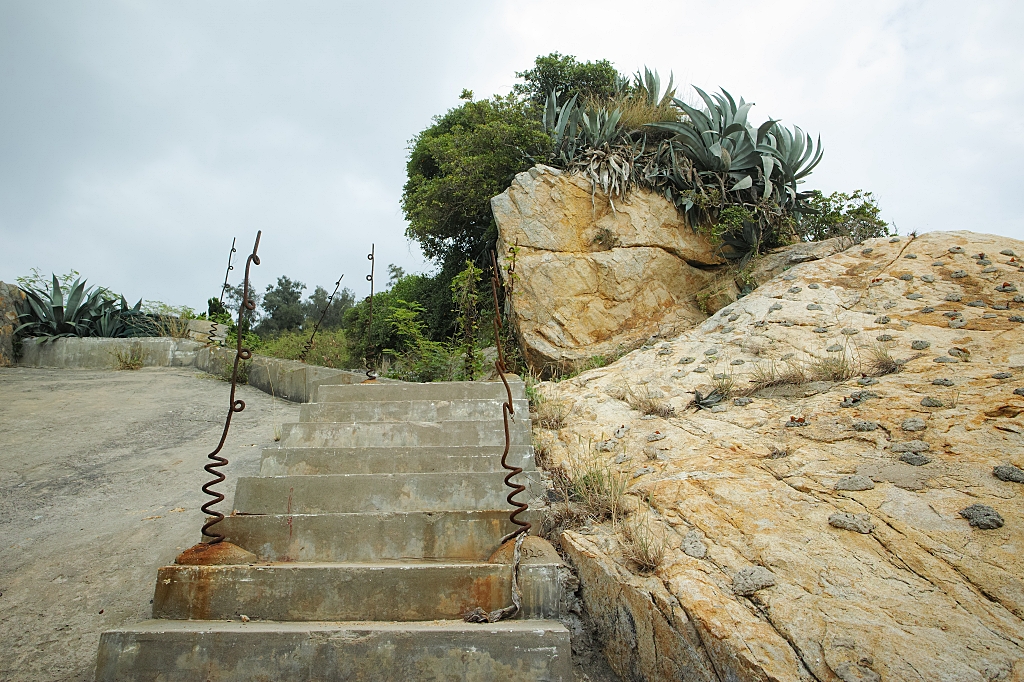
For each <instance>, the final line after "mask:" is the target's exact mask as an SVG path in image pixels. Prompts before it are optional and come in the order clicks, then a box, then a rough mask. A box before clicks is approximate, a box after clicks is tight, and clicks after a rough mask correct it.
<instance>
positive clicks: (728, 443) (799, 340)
mask: <svg viewBox="0 0 1024 682" xmlns="http://www.w3.org/2000/svg"><path fill="white" fill-rule="evenodd" d="M1021 255H1024V242H1022V241H1017V240H1014V239H1009V238H1005V237H996V236H991V235H982V234H974V233H970V232H930V233H927V234H924V235H921V236H918V237H916V238H908V237H903V238H901V239H898V240H889V239H873V240H869V241H868V242H867V243H864V244H860V245H856V246H852V247H850V248H848V249H846V250H845V251H842V252H840V253H836V254H833V255H826V254H825V253H819V254H817V255H814V254H809V255H808V256H807V257H806V258H804V257H801V258H797V259H795V261H789V260H788V259H787V262H789V263H790V265H791V267H789V268H788V269H787V270H785V272H781V273H780V274H779V275H778V276H776V277H774V278H773V279H770V280H769V281H767V282H766V283H764V284H762V285H761V286H760V287H758V288H757V289H755V290H754V291H753V292H751V293H750V294H748V295H747V296H745V297H743V298H742V299H740V300H738V301H736V302H734V303H732V304H730V305H728V306H727V307H726V308H725V309H723V310H721V311H719V312H718V313H717V314H715V315H713V316H712V317H710V318H709V319H707V320H706V321H705V322H704V323H703V324H701V325H700V326H699V327H698V328H695V329H691V330H689V331H686V332H684V333H682V334H680V335H679V336H677V337H675V338H671V339H667V340H663V341H659V342H658V343H657V344H656V345H655V346H654V347H652V348H649V349H640V350H637V351H634V352H632V353H630V354H628V355H626V356H625V357H623V358H622V359H620V360H618V361H617V362H615V363H613V364H611V365H609V366H607V367H603V368H600V369H594V370H590V371H587V372H583V373H582V374H580V375H579V376H577V377H575V378H572V379H569V380H566V381H562V382H560V383H553V382H550V383H542V384H540V386H539V387H538V390H539V392H540V394H541V395H542V396H544V397H545V398H546V399H547V400H549V401H559V402H561V403H562V407H563V408H564V412H565V414H567V415H568V416H567V417H566V418H565V420H564V423H563V427H562V428H561V429H560V430H558V431H555V430H545V429H538V430H537V431H535V437H534V441H535V446H536V447H537V450H538V453H543V455H544V457H543V458H542V461H543V462H545V466H547V467H549V468H555V467H566V468H568V469H570V470H571V468H572V467H573V462H579V457H580V452H579V450H581V449H583V450H585V449H586V448H587V444H588V443H593V444H597V445H596V446H594V447H593V448H592V449H591V453H592V454H591V456H592V457H596V458H598V463H599V464H600V466H601V467H608V469H610V470H611V471H617V472H621V475H623V476H624V477H625V478H626V480H628V482H629V484H630V486H631V488H630V492H631V493H632V494H634V495H635V497H633V496H632V495H631V496H630V497H631V498H632V499H633V500H634V502H633V503H634V504H640V505H641V506H642V507H644V508H646V507H647V505H648V502H649V503H650V505H651V507H652V509H651V511H650V519H651V524H652V527H653V529H654V531H655V533H656V535H660V536H663V537H665V538H666V540H667V552H666V555H665V558H664V561H663V562H662V563H661V565H660V566H659V567H658V568H657V569H656V570H655V571H654V573H653V574H651V575H648V574H643V573H641V572H640V571H638V570H637V568H636V567H635V566H634V565H633V564H631V562H630V561H629V558H628V556H629V555H628V553H627V552H624V551H623V548H624V545H623V542H624V538H623V535H622V533H621V531H620V530H619V528H621V527H622V524H623V521H622V520H621V519H620V520H619V526H618V527H617V526H615V525H614V524H612V523H611V522H605V523H603V524H591V525H589V526H586V527H583V528H580V529H578V530H576V531H569V532H566V533H564V534H563V535H562V536H561V546H562V549H563V551H564V553H565V555H566V557H567V558H568V559H569V561H570V562H571V563H572V564H573V565H574V566H575V568H576V569H577V571H578V574H579V577H580V580H581V582H582V589H581V590H580V593H579V594H580V597H581V598H582V600H583V602H584V605H585V606H586V608H587V611H588V612H589V617H590V618H592V619H593V620H594V621H595V622H596V623H597V624H598V625H599V631H600V638H601V641H600V646H601V648H602V649H603V651H604V652H605V654H606V655H607V657H608V659H609V662H610V663H611V665H612V667H613V668H614V669H615V670H616V671H618V672H619V674H620V675H622V677H623V679H631V680H634V679H635V680H639V679H645V680H655V679H659V680H661V679H687V680H691V679H692V680H705V681H706V682H718V681H719V680H742V681H746V680H751V681H753V680H792V681H794V682H797V681H801V680H822V681H824V680H830V681H836V680H844V681H853V680H865V681H867V680H873V681H884V680H893V681H895V680H901V681H902V680H921V681H924V680H950V681H952V680H965V681H966V680H977V681H978V682H982V681H983V680H984V681H992V680H1005V681H1007V682H1009V681H1011V680H1024V558H1022V557H1024V552H1022V549H1024V504H1022V502H1024V483H1021V482H1020V481H1022V480H1024V472H1022V471H1021V470H1022V469H1024V270H1022V268H1021V262H1020V260H1019V258H1020V256H1021ZM797 261H803V262H797ZM730 387H731V393H732V394H731V395H729V396H728V397H727V398H726V399H725V400H721V401H720V402H718V403H717V404H713V403H714V401H713V400H710V401H709V400H706V399H705V401H703V403H702V404H701V405H699V406H698V405H695V404H694V398H695V397H697V392H698V391H699V392H700V393H701V394H702V396H705V397H706V396H708V394H709V393H712V391H713V389H715V388H718V389H720V390H724V391H727V392H728V391H729V390H730ZM637 395H642V396H643V397H644V398H645V399H647V400H648V403H650V401H656V402H657V403H660V404H657V405H653V406H652V405H651V404H643V403H639V402H638V401H636V400H635V396H637ZM631 403H632V404H631ZM633 407H639V408H641V409H633ZM698 407H699V408H701V409H698ZM641 410H643V411H646V412H649V413H651V414H646V415H645V414H644V413H643V411H641ZM581 444H582V445H581ZM574 450H576V452H574ZM627 521H628V519H627Z"/></svg>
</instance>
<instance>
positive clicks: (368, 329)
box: [364, 244, 377, 380]
mask: <svg viewBox="0 0 1024 682" xmlns="http://www.w3.org/2000/svg"><path fill="white" fill-rule="evenodd" d="M375 250H376V244H370V253H369V254H367V256H366V258H367V259H368V260H369V261H370V274H369V275H367V276H366V281H367V282H369V283H370V310H369V321H368V322H367V323H366V338H367V344H366V348H367V349H368V350H372V349H373V346H372V345H371V344H372V339H373V270H374V265H375V264H376V261H375V260H374V252H375ZM365 360H366V359H365V358H364V361H365ZM366 376H367V377H368V378H369V379H371V380H372V379H376V378H377V375H376V374H375V373H374V371H373V369H371V368H370V363H369V362H366Z"/></svg>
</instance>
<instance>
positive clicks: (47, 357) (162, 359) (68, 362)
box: [19, 337, 203, 369]
mask: <svg viewBox="0 0 1024 682" xmlns="http://www.w3.org/2000/svg"><path fill="white" fill-rule="evenodd" d="M134 345H138V346H139V347H141V348H142V353H143V356H142V358H143V359H142V366H143V367H192V366H193V365H195V362H196V353H197V352H198V351H199V349H200V348H203V344H201V343H199V342H198V341H190V340H188V339H173V338H170V337H153V338H139V339H100V338H61V339H53V340H45V339H38V338H33V339H24V340H22V342H21V361H20V363H19V364H20V365H22V366H23V367H56V368H61V369H116V367H117V358H116V355H115V354H116V353H117V352H119V351H120V352H127V351H128V350H129V349H130V348H131V347H132V346H134Z"/></svg>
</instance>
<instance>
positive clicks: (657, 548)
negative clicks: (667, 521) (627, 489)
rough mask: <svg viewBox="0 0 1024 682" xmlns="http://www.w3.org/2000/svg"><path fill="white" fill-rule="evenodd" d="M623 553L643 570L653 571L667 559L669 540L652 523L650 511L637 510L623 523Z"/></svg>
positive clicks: (646, 571)
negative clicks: (666, 551) (666, 552)
mask: <svg viewBox="0 0 1024 682" xmlns="http://www.w3.org/2000/svg"><path fill="white" fill-rule="evenodd" d="M622 539H623V542H622V554H623V556H624V557H625V558H626V559H628V560H629V561H632V562H633V563H634V564H636V566H637V568H639V569H640V571H641V572H644V573H649V572H650V571H653V570H654V569H656V568H657V567H658V566H660V565H661V562H662V561H664V559H665V550H666V549H667V545H668V542H667V540H666V538H665V535H664V534H663V533H659V532H658V531H656V530H655V529H654V528H653V527H652V524H651V516H650V513H649V512H637V513H636V514H633V515H632V516H630V517H629V518H628V519H626V520H625V521H624V522H623V524H622Z"/></svg>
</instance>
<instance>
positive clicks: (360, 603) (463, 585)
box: [153, 564, 560, 621]
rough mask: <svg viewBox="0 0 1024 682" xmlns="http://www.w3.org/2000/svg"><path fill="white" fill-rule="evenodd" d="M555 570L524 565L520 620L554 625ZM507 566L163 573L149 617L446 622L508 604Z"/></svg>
mask: <svg viewBox="0 0 1024 682" xmlns="http://www.w3.org/2000/svg"><path fill="white" fill-rule="evenodd" d="M557 568H558V567H557V566H555V565H553V564H540V565H538V564H534V565H525V566H522V570H521V573H520V576H521V578H520V581H521V582H520V584H521V586H522V590H523V614H522V616H521V617H523V618H557V617H558V610H559V603H560V595H559V589H560V588H559V587H558V585H559V583H558V579H557ZM511 573H512V567H511V566H509V565H504V564H472V565H458V564H438V565H431V564H402V565H394V566H365V565H358V564H357V565H348V564H333V565H332V564H325V565H317V564H313V565H311V564H275V565H269V566H260V565H255V566H165V567H163V568H161V569H160V571H159V573H158V575H157V585H156V595H155V598H154V601H153V617H154V618H170V619H189V620H222V619H229V618H239V617H240V616H241V615H243V614H244V615H246V616H248V617H249V618H251V619H259V620H282V621H342V620H392V621H417V620H451V619H459V618H461V617H462V616H463V614H465V613H466V612H468V611H470V610H472V609H473V608H475V607H477V606H479V607H481V608H483V609H484V610H485V611H492V610H494V609H498V608H502V607H504V606H507V605H508V604H510V603H511Z"/></svg>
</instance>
